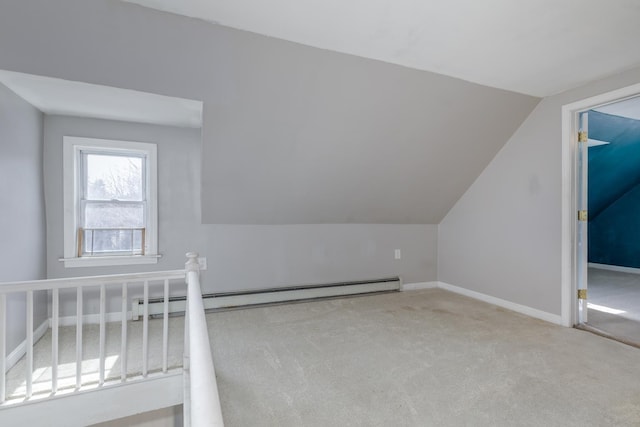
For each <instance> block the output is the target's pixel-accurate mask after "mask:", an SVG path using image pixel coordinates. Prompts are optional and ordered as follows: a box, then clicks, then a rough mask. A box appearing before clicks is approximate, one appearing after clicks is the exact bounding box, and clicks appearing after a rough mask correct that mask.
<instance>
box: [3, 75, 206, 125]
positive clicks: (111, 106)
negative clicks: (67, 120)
mask: <svg viewBox="0 0 640 427" xmlns="http://www.w3.org/2000/svg"><path fill="white" fill-rule="evenodd" d="M0 84H3V85H5V86H7V87H8V88H9V89H11V90H12V91H13V92H14V93H16V94H17V95H18V96H20V97H21V98H22V99H24V100H25V101H27V102H28V103H30V104H31V105H33V106H34V107H36V108H37V109H38V110H40V111H42V112H43V113H45V114H57V115H62V116H75V117H90V118H96V119H105V120H121V121H126V122H136V123H151V124H157V125H166V126H181V127H190V128H199V127H201V126H202V102H199V101H194V100H191V99H181V98H175V97H170V96H162V95H156V94H153V93H145V92H138V91H133V90H128V89H118V88H114V87H107V86H102V85H92V84H88V83H81V82H72V81H69V80H62V79H54V78H51V77H42V76H34V75H31V74H24V73H15V72H11V71H6V70H0Z"/></svg>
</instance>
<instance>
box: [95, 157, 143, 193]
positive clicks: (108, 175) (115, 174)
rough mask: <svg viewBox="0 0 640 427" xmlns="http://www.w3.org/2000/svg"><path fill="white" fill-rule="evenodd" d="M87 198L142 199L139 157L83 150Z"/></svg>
mask: <svg viewBox="0 0 640 427" xmlns="http://www.w3.org/2000/svg"><path fill="white" fill-rule="evenodd" d="M84 161H85V169H86V179H87V182H86V183H85V186H86V188H85V197H86V198H87V200H135V201H141V200H143V198H142V197H143V191H142V190H143V185H142V176H143V174H142V169H143V159H142V157H130V156H113V155H111V156H110V155H105V154H85V155H84Z"/></svg>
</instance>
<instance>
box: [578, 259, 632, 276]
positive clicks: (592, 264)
mask: <svg viewBox="0 0 640 427" xmlns="http://www.w3.org/2000/svg"><path fill="white" fill-rule="evenodd" d="M587 265H588V266H589V267H591V268H598V269H600V270H610V271H620V272H622V273H633V274H640V268H633V267H623V266H621V265H610V264H598V263H595V262H590V263H589V264H587Z"/></svg>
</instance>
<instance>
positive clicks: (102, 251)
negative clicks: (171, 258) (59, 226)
mask: <svg viewBox="0 0 640 427" xmlns="http://www.w3.org/2000/svg"><path fill="white" fill-rule="evenodd" d="M156 163H157V162H156V146H155V144H149V143H141V142H128V141H112V140H104V139H92V138H79V137H64V206H65V208H64V209H65V212H64V233H65V237H64V259H63V261H64V262H65V267H80V266H82V267H85V266H87V267H88V266H103V265H123V264H148V263H155V262H157V247H158V246H157V197H156V194H157V193H156V181H157V179H156V176H157V175H156Z"/></svg>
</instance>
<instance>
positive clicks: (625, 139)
mask: <svg viewBox="0 0 640 427" xmlns="http://www.w3.org/2000/svg"><path fill="white" fill-rule="evenodd" d="M612 108H613V106H612ZM589 136H590V137H592V138H595V139H598V140H602V141H607V142H610V144H607V145H601V146H597V147H590V148H589V169H588V173H589V187H588V191H589V197H588V201H589V219H590V220H595V219H596V218H598V216H599V215H600V214H601V213H602V212H603V211H604V210H606V209H607V208H608V207H609V206H611V205H612V204H614V203H615V202H616V201H617V200H618V199H620V198H621V197H623V196H624V195H625V194H627V193H628V192H629V191H631V189H633V188H634V187H636V186H637V185H638V184H640V120H635V119H630V118H626V117H620V116H614V115H610V114H604V113H601V112H599V111H590V112H589Z"/></svg>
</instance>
